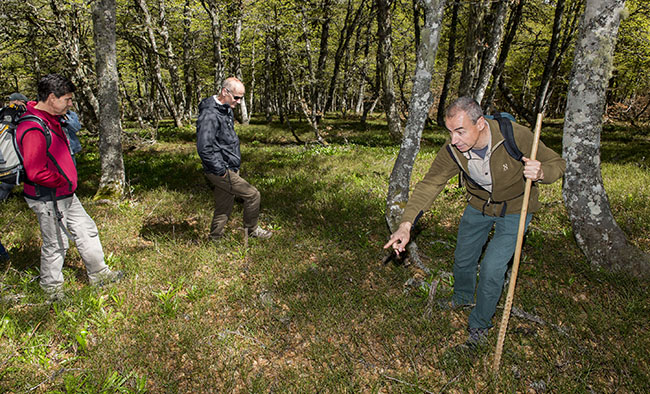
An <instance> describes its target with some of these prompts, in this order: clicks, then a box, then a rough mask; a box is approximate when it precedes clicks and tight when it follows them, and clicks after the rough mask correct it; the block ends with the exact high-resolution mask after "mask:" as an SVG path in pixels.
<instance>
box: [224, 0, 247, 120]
mask: <svg viewBox="0 0 650 394" xmlns="http://www.w3.org/2000/svg"><path fill="white" fill-rule="evenodd" d="M243 13H244V3H243V2H242V0H236V1H233V2H232V3H231V4H230V12H228V17H229V18H230V20H231V24H232V31H233V37H232V40H231V42H232V45H230V71H231V75H234V76H235V77H237V78H238V79H239V80H240V81H244V76H243V74H242V70H241V29H242V18H243ZM235 111H236V113H237V115H238V117H239V121H240V122H241V124H244V125H247V124H249V122H250V119H249V116H248V107H247V106H246V98H245V97H242V99H241V101H240V102H239V106H238V107H237V108H236V110H235Z"/></svg>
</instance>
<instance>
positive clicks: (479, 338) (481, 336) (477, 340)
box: [465, 328, 488, 350]
mask: <svg viewBox="0 0 650 394" xmlns="http://www.w3.org/2000/svg"><path fill="white" fill-rule="evenodd" d="M487 335H488V329H487V328H470V329H469V337H468V338H467V341H465V346H466V347H467V348H469V349H470V350H477V349H478V348H480V347H483V346H485V345H487V342H488V340H487V339H488V338H487Z"/></svg>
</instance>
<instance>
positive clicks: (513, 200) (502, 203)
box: [402, 119, 566, 223]
mask: <svg viewBox="0 0 650 394" xmlns="http://www.w3.org/2000/svg"><path fill="white" fill-rule="evenodd" d="M486 120H487V122H488V124H489V125H490V132H491V133H492V146H491V152H492V156H491V157H490V171H491V172H492V193H490V192H488V191H487V190H485V189H483V188H481V187H480V186H478V185H476V184H475V183H474V182H473V181H472V180H471V178H469V170H468V167H467V158H466V157H465V156H464V155H463V154H462V153H461V152H460V151H459V150H458V149H456V148H455V147H454V146H453V145H451V142H450V141H449V140H448V141H447V142H446V143H445V145H444V146H443V147H442V148H441V149H440V151H439V152H438V154H437V155H436V158H435V159H434V160H433V163H432V164H431V168H429V172H427V174H426V175H425V176H424V179H422V181H420V182H418V184H417V185H416V186H415V190H414V191H413V194H412V195H411V198H410V199H409V201H408V203H407V204H406V208H405V209H404V214H403V215H402V223H403V222H410V223H414V222H415V221H416V218H417V217H419V215H421V214H422V213H423V212H424V211H425V210H427V209H429V208H430V207H431V204H433V201H434V200H435V199H436V197H437V196H438V194H439V193H440V192H441V191H442V190H443V189H444V187H445V185H446V184H447V182H448V181H449V180H450V179H451V178H453V177H454V175H457V174H458V173H459V172H460V174H461V183H462V184H463V186H465V190H466V196H467V201H468V203H469V205H471V206H472V207H474V208H476V209H478V210H479V211H481V212H483V213H484V214H485V215H489V216H503V214H512V213H520V212H521V205H522V202H523V194H524V187H525V184H526V180H525V178H524V175H523V169H524V164H523V163H522V162H521V161H518V160H515V159H514V158H513V157H512V156H510V154H508V152H507V151H506V148H505V145H504V138H503V136H502V135H501V132H500V130H499V123H498V122H497V121H496V120H492V119H486ZM512 128H513V134H514V137H515V141H516V143H517V147H518V148H519V150H521V152H522V153H523V154H524V156H525V157H530V151H531V149H532V145H533V139H534V136H533V133H531V131H530V130H529V129H528V128H526V127H524V126H522V125H519V124H517V123H515V122H513V123H512ZM536 159H537V160H538V161H540V162H541V163H542V171H543V172H544V179H543V180H541V181H538V182H533V187H532V189H531V191H530V200H529V203H528V212H529V213H532V212H535V211H536V210H538V209H539V207H540V203H539V201H538V196H539V190H538V189H537V185H536V184H537V183H553V182H555V181H556V180H558V179H559V178H560V177H561V176H562V174H564V170H565V167H566V163H565V161H564V159H562V157H561V156H560V155H558V154H557V153H555V152H554V151H553V150H551V149H550V148H548V147H547V146H546V145H544V143H542V142H541V141H540V142H539V147H538V150H537V156H536Z"/></svg>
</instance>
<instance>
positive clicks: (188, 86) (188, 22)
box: [183, 0, 198, 120]
mask: <svg viewBox="0 0 650 394" xmlns="http://www.w3.org/2000/svg"><path fill="white" fill-rule="evenodd" d="M191 1H192V0H185V5H184V6H183V80H184V83H185V101H184V103H183V108H185V112H184V113H183V118H185V120H188V119H190V118H191V117H192V114H193V113H194V107H195V106H196V105H197V104H198V103H197V102H196V100H195V98H196V88H195V87H194V85H195V83H193V81H192V75H193V67H192V63H193V62H192V59H193V58H194V38H193V37H192V30H191V27H192V7H191V5H192V3H191Z"/></svg>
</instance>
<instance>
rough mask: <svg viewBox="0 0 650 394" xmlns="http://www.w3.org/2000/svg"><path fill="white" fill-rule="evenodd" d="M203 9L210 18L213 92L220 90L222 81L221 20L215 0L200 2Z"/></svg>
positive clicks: (202, 0)
mask: <svg viewBox="0 0 650 394" xmlns="http://www.w3.org/2000/svg"><path fill="white" fill-rule="evenodd" d="M201 4H202V5H203V8H204V9H205V11H206V12H207V13H208V16H209V17H210V32H211V33H212V55H213V57H214V90H215V92H218V91H219V90H220V89H221V82H223V80H224V70H223V60H222V58H221V19H220V17H219V8H218V7H217V4H216V0H201Z"/></svg>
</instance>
